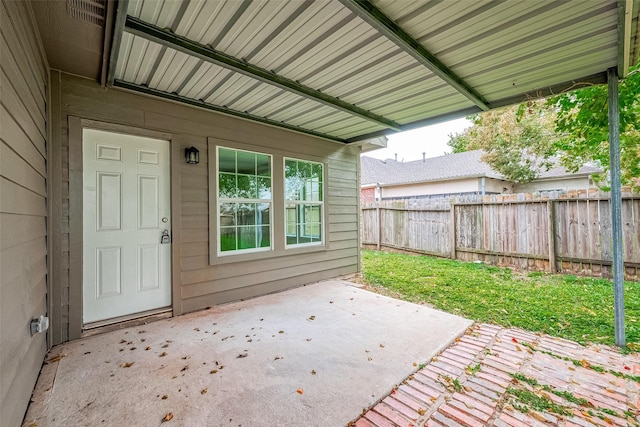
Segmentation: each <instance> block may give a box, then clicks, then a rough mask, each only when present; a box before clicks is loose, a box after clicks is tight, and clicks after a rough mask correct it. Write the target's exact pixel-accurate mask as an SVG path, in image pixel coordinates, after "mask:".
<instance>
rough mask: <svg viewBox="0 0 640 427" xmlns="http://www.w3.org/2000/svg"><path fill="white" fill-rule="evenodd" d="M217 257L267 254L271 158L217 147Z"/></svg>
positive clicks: (269, 245) (269, 220)
mask: <svg viewBox="0 0 640 427" xmlns="http://www.w3.org/2000/svg"><path fill="white" fill-rule="evenodd" d="M217 166H218V198H217V200H218V237H219V238H218V253H219V254H221V255H227V254H234V253H238V252H241V251H247V252H251V251H260V250H271V249H272V246H271V227H270V224H271V212H272V209H271V207H272V196H271V184H272V182H271V181H272V179H271V156H270V155H268V154H262V153H254V152H252V151H244V150H234V149H230V148H222V147H218V165H217Z"/></svg>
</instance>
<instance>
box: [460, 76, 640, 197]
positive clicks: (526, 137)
mask: <svg viewBox="0 0 640 427" xmlns="http://www.w3.org/2000/svg"><path fill="white" fill-rule="evenodd" d="M607 96H608V95H607V86H606V85H599V86H591V87H588V88H584V89H580V90H577V91H572V92H567V93H563V94H560V95H557V96H553V97H551V98H548V99H547V100H536V101H529V102H527V103H524V104H521V105H518V106H512V107H507V108H504V109H500V110H494V111H488V112H485V113H481V114H477V115H475V116H472V117H471V118H470V119H471V120H472V121H473V126H472V127H470V128H468V129H466V130H465V131H464V132H463V133H462V134H458V135H455V136H450V140H449V143H448V144H449V146H450V147H452V149H453V152H454V153H456V152H461V151H468V150H475V149H482V150H484V151H485V152H486V155H485V156H484V157H483V160H484V161H486V162H487V163H488V164H490V165H491V166H492V167H493V169H495V170H496V171H497V172H500V173H501V174H502V175H504V176H505V177H506V178H507V179H509V180H512V181H514V182H527V181H531V180H532V179H535V178H536V177H537V176H538V175H539V173H540V172H541V171H543V170H544V169H548V168H549V167H550V166H551V165H553V164H554V163H557V162H559V163H560V164H561V165H562V166H564V167H566V168H567V169H568V170H569V171H573V172H575V171H577V170H578V169H579V168H580V167H581V166H583V165H585V164H595V165H597V166H599V167H601V168H602V169H603V170H604V172H603V173H602V174H601V175H600V176H595V177H594V179H595V180H596V182H599V185H600V186H601V187H603V188H605V189H606V188H607V184H608V180H607V176H608V172H609V166H610V165H609V142H608V139H609V117H608V109H607V107H608V104H607ZM619 105H620V145H621V175H622V184H623V185H629V186H632V187H635V188H638V187H640V65H637V66H635V67H632V68H631V69H630V72H629V75H628V77H627V78H626V79H625V80H623V81H621V82H620V85H619Z"/></svg>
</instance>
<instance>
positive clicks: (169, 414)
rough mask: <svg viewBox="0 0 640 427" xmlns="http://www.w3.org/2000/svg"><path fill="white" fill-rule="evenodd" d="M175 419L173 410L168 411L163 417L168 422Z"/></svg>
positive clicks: (164, 421)
mask: <svg viewBox="0 0 640 427" xmlns="http://www.w3.org/2000/svg"><path fill="white" fill-rule="evenodd" d="M172 419H173V412H167V415H165V416H164V418H163V419H162V422H163V423H166V422H167V421H171V420H172Z"/></svg>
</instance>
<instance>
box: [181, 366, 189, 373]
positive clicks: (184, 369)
mask: <svg viewBox="0 0 640 427" xmlns="http://www.w3.org/2000/svg"><path fill="white" fill-rule="evenodd" d="M187 369H189V365H187V366H185V367H184V368H182V369H180V372H184V371H186V370H187Z"/></svg>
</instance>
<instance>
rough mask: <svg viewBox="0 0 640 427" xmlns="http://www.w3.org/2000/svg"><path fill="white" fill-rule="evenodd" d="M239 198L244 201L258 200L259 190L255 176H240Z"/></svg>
mask: <svg viewBox="0 0 640 427" xmlns="http://www.w3.org/2000/svg"><path fill="white" fill-rule="evenodd" d="M237 197H240V198H243V199H256V198H257V197H258V188H257V184H256V177H255V176H245V175H238V193H237Z"/></svg>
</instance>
